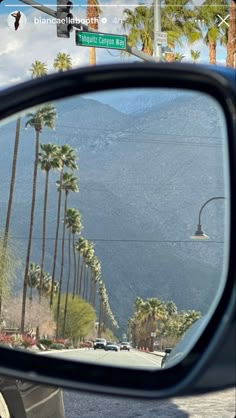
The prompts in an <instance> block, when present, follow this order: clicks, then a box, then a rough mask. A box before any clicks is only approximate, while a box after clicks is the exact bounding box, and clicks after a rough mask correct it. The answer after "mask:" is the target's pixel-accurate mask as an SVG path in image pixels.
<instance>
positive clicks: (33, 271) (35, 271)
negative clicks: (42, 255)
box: [27, 263, 41, 301]
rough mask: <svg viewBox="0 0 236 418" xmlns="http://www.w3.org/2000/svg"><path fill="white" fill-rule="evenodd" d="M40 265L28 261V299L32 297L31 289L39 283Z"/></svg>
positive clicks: (35, 287)
mask: <svg viewBox="0 0 236 418" xmlns="http://www.w3.org/2000/svg"><path fill="white" fill-rule="evenodd" d="M40 274H41V270H40V266H39V264H35V263H30V267H29V272H28V280H27V284H28V287H30V297H29V299H30V301H32V299H33V289H37V288H38V287H39V283H40Z"/></svg>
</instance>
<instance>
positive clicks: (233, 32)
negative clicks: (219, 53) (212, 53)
mask: <svg viewBox="0 0 236 418" xmlns="http://www.w3.org/2000/svg"><path fill="white" fill-rule="evenodd" d="M235 22H236V3H235V2H234V1H233V0H231V3H230V12H229V33H228V42H227V58H226V65H227V67H233V68H236V23H235Z"/></svg>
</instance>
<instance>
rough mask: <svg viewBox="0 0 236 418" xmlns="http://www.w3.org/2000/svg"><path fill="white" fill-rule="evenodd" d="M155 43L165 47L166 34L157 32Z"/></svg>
mask: <svg viewBox="0 0 236 418" xmlns="http://www.w3.org/2000/svg"><path fill="white" fill-rule="evenodd" d="M156 39H157V43H158V44H161V45H164V46H166V45H167V32H157V37H156Z"/></svg>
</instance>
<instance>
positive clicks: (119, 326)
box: [0, 63, 236, 397]
mask: <svg viewBox="0 0 236 418" xmlns="http://www.w3.org/2000/svg"><path fill="white" fill-rule="evenodd" d="M234 82H235V72H234V71H232V70H229V69H223V68H217V67H214V68H213V67H207V66H198V65H190V64H189V65H187V64H178V63H175V64H172V63H171V64H149V63H145V64H143V63H142V64H138V63H134V64H128V65H124V64H122V65H108V66H97V67H94V68H92V67H89V68H81V69H77V70H72V71H69V72H65V73H60V74H54V75H49V76H45V77H44V78H43V79H35V80H31V81H29V82H26V83H23V84H20V85H17V86H15V87H12V88H9V89H7V90H5V91H1V92H0V146H1V147H2V151H1V153H0V200H1V201H0V204H1V214H2V215H1V216H2V218H1V225H3V228H2V230H4V225H7V226H6V227H5V230H4V231H3V233H2V238H1V241H0V244H1V252H0V255H1V257H0V272H1V281H0V305H1V308H0V309H1V314H2V317H1V340H0V341H1V343H2V345H1V347H0V373H1V374H3V375H4V374H6V373H7V374H9V375H11V376H15V377H16V378H18V379H24V380H33V381H36V382H40V383H46V384H47V385H58V386H61V387H67V388H71V389H83V390H94V391H97V392H106V393H108V392H109V393H114V394H115V393H116V394H124V395H132V396H138V397H139V396H143V397H167V396H168V397H169V396H176V395H177V394H184V393H185V394H187V393H188V394H193V393H195V390H196V387H197V388H198V389H197V390H198V392H201V391H203V390H205V388H206V387H207V388H208V390H215V389H216V388H217V389H223V388H226V387H230V386H232V384H234V379H235V374H234V371H235V369H234V367H232V357H233V355H234V343H233V332H232V327H233V321H234V314H235V304H234V297H235V293H234V285H235V284H234V278H235V273H236V261H235V254H234V251H233V248H235V245H236V242H235V241H236V198H235V190H234V189H235V186H236V141H235V138H236V128H235V83H234ZM20 123H21V125H20ZM54 125H55V126H54ZM22 127H24V128H27V129H26V130H25V129H22ZM54 128H55V130H54ZM25 131H26V132H25ZM16 137H18V139H19V138H20V142H19V143H20V146H22V148H21V149H20V151H19V154H18V157H17V158H18V159H17V166H16V164H15V165H14V164H13V165H11V162H12V161H16V159H14V158H10V157H9V155H11V156H12V157H13V149H14V146H13V145H14V141H15V138H16ZM40 141H41V143H40ZM49 145H50V147H49ZM62 148H63V149H62ZM71 148H73V149H72V151H71ZM68 149H69V151H70V152H68V153H67V155H66V157H65V154H66V150H67V151H68ZM52 150H54V151H55V153H54V154H53V151H52ZM63 152H64V154H63V156H62V154H61V153H63ZM52 154H53V157H52ZM59 154H60V156H59ZM75 155H76V156H77V157H76V158H75V159H74V156H75ZM14 156H15V154H14ZM46 157H47V158H46ZM72 157H73V158H72ZM66 159H67V167H66V166H65V160H66ZM46 160H47V161H46ZM52 160H53V161H52ZM72 160H73V161H72ZM71 161H72V163H71ZM49 163H50V164H49ZM49 165H50V169H52V170H51V172H50V175H49V171H50V170H49V168H48V167H49ZM39 166H40V170H41V171H40V173H39V172H38V171H37V170H39ZM78 166H79V167H80V170H79V172H78ZM16 167H17V170H16ZM30 168H31V169H33V170H31V171H30ZM12 170H13V171H12ZM27 170H28V171H27ZM73 170H74V171H73ZM56 171H57V173H58V174H59V177H56V175H57V174H56ZM12 172H14V173H15V174H14V175H13V177H14V176H15V175H16V177H17V183H16V187H15V194H14V195H13V194H11V190H12V187H11V186H13V183H12V181H11V178H12V177H11V173H12ZM77 172H78V173H77ZM16 173H17V174H16ZM48 177H49V180H48ZM1 179H2V183H1ZM13 188H14V187H13ZM49 190H50V192H49ZM9 193H10V194H9ZM72 194H73V197H72V196H71V195H72ZM9 196H10V197H9ZM26 196H27V197H26ZM60 196H61V197H60ZM8 197H9V199H10V200H9V201H10V202H11V203H10V204H8V203H7V202H8ZM62 197H63V200H62ZM11 198H12V200H11ZM53 199H54V200H53ZM60 199H61V200H60ZM59 201H60V205H59V203H58V202H59ZM12 202H13V206H14V210H13V211H12V218H11V217H10V218H11V223H9V222H6V223H5V220H6V219H8V220H9V219H10V218H9V216H10V215H9V214H10V212H9V211H10V209H9V208H10V207H11V204H12ZM31 203H32V204H31ZM37 205H38V206H37ZM58 208H59V209H58ZM8 209H9V211H8ZM78 211H79V213H78ZM8 215H9V216H8ZM33 220H34V222H33ZM48 220H50V221H51V222H48ZM57 220H58V224H57ZM30 222H31V223H30ZM58 225H59V226H58ZM57 226H58V228H59V229H58V231H59V232H58V231H57ZM31 227H33V230H32V228H31ZM82 230H83V236H82V235H81V231H82ZM26 231H27V233H26ZM57 232H58V233H57ZM56 243H57V244H56ZM55 245H58V247H57V251H56V254H57V256H58V257H60V259H59V261H58V258H57V261H56V258H55ZM29 248H30V251H29ZM59 248H60V252H59ZM54 263H55V265H54ZM57 263H58V264H57ZM53 265H54V267H53ZM53 272H54V273H53ZM14 275H15V277H16V289H17V291H18V292H19V295H18V296H15V294H13V293H14V292H13V293H12V295H11V299H10V301H9V299H8V296H7V291H6V289H7V285H8V283H9V282H8V279H9V277H13V276H14ZM17 297H18V299H17ZM176 301H177V302H176ZM13 323H14V324H13ZM127 323H128V325H127ZM12 324H13V325H14V327H13V325H12ZM192 327H194V328H192ZM13 329H14V330H17V331H14V332H12V330H13ZM191 330H192V331H191ZM96 338H105V339H106V340H108V341H112V342H113V341H122V339H123V338H124V339H125V340H126V338H127V340H128V341H132V347H134V348H132V350H130V353H125V350H121V351H120V350H119V352H117V353H112V352H111V351H109V350H107V352H106V353H104V352H103V353H102V355H101V351H100V350H86V345H84V341H91V340H93V341H95V339H96ZM125 340H123V341H125ZM155 341H158V344H159V345H158V348H160V351H161V347H166V346H167V347H168V346H170V347H173V350H172V348H166V349H165V353H166V354H169V353H170V352H171V357H172V360H171V367H165V368H164V369H163V370H161V369H160V365H161V356H162V355H163V351H162V352H161V354H160V352H157V350H155V349H154V347H155V344H156V343H155ZM72 344H73V349H75V350H78V351H76V353H75V354H73V356H72V354H71V356H70V354H69V352H70V350H71V345H72ZM224 344H228V345H227V347H226V348H225V350H226V352H227V353H228V355H226V356H224V358H223V357H219V356H220V351H221V350H219V347H221V346H222V345H224ZM52 345H53V350H52V349H50V346H52ZM33 346H34V349H35V353H34V354H33V348H32V347H33ZM42 346H44V347H45V346H47V350H44V351H43V352H41V351H40V347H42ZM75 346H76V348H75ZM6 347H8V348H6ZM22 347H23V349H22ZM68 348H69V350H67V349H68ZM61 349H63V350H62V351H59V350H61ZM50 350H51V351H50ZM66 351H67V352H68V356H67V357H66V354H64V353H65V352H66ZM72 351H73V350H72ZM99 351H100V352H99ZM104 351H105V350H104ZM126 351H127V350H126ZM222 352H223V350H222ZM232 353H233V354H232ZM113 354H114V356H116V357H115V358H113V357H111V356H112V355H113ZM216 354H217V355H216ZM132 356H135V357H132ZM99 358H103V362H102V361H100V360H99ZM134 358H135V361H133V360H132V359H134ZM168 358H169V357H168ZM216 358H217V361H215V359H216ZM118 359H119V361H118ZM142 362H145V363H142ZM222 362H223V363H224V362H225V363H226V364H227V367H226V369H227V373H222V372H221V371H222V368H221V364H222ZM216 373H219V374H220V375H221V378H220V379H219V380H218V382H216V379H215V374H216Z"/></svg>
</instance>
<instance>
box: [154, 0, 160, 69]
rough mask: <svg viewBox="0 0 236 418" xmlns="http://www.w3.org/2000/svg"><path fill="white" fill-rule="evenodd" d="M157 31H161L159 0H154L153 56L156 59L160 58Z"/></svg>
mask: <svg viewBox="0 0 236 418" xmlns="http://www.w3.org/2000/svg"><path fill="white" fill-rule="evenodd" d="M158 32H159V33H160V32H161V0H154V42H153V44H154V45H153V56H154V57H155V59H156V61H161V59H162V46H161V44H159V43H158Z"/></svg>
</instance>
